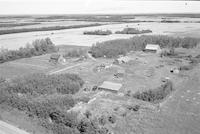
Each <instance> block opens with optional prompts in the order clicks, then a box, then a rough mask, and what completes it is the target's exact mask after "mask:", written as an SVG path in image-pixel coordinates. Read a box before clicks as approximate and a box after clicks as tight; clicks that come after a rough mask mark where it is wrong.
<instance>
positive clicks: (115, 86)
mask: <svg viewBox="0 0 200 134" xmlns="http://www.w3.org/2000/svg"><path fill="white" fill-rule="evenodd" d="M121 87H122V84H120V83H113V82H109V81H104V82H103V84H102V85H101V86H99V87H98V89H99V90H104V91H110V92H114V93H117V92H118V91H119V89H120V88H121Z"/></svg>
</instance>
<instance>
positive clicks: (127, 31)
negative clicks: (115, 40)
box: [115, 28, 152, 34]
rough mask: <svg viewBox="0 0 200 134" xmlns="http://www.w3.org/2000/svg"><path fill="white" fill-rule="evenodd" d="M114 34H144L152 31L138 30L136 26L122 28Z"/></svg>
mask: <svg viewBox="0 0 200 134" xmlns="http://www.w3.org/2000/svg"><path fill="white" fill-rule="evenodd" d="M115 33H116V34H144V33H152V31H151V30H148V29H147V30H138V29H136V28H124V29H123V30H122V31H116V32H115Z"/></svg>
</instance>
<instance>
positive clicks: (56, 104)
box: [0, 74, 108, 134]
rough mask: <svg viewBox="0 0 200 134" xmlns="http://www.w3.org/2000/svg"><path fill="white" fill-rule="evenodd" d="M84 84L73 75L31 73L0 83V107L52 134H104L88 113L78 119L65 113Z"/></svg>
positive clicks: (105, 130) (73, 103)
mask: <svg viewBox="0 0 200 134" xmlns="http://www.w3.org/2000/svg"><path fill="white" fill-rule="evenodd" d="M83 84H84V81H83V80H82V79H81V78H80V77H79V76H78V75H76V74H59V75H45V74H31V75H28V76H24V77H20V78H17V79H14V80H11V81H9V82H8V81H7V82H2V83H0V105H4V106H5V105H6V106H8V107H11V108H15V109H18V110H20V111H23V112H25V113H26V114H27V116H28V117H32V118H34V119H35V120H37V121H38V124H39V125H41V126H43V127H45V128H46V129H48V130H51V131H52V132H53V133H54V134H107V132H108V130H107V129H106V128H104V127H102V126H101V127H100V126H99V124H98V121H97V120H96V121H95V120H93V119H90V118H89V115H90V114H88V115H87V116H83V117H82V118H80V117H77V113H75V112H72V111H71V112H69V111H68V110H69V109H70V108H71V107H73V106H74V105H75V104H76V103H78V102H79V101H80V100H81V99H80V98H77V97H76V98H75V97H74V96H73V94H75V93H77V92H78V91H79V90H80V88H81V87H82V86H83Z"/></svg>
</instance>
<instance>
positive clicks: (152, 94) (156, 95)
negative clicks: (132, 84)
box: [133, 81, 174, 103]
mask: <svg viewBox="0 0 200 134" xmlns="http://www.w3.org/2000/svg"><path fill="white" fill-rule="evenodd" d="M173 90H174V89H173V87H172V82H171V81H167V82H166V83H165V84H164V85H162V86H161V87H159V88H157V89H153V90H147V91H144V92H142V93H140V92H137V93H135V94H134V95H133V97H134V98H136V99H140V100H143V101H148V102H153V103H157V102H160V101H162V100H163V99H164V98H165V97H166V96H167V95H169V94H170V93H171V92H172V91H173Z"/></svg>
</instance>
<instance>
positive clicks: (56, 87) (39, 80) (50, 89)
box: [6, 74, 84, 95]
mask: <svg viewBox="0 0 200 134" xmlns="http://www.w3.org/2000/svg"><path fill="white" fill-rule="evenodd" d="M83 84H84V82H83V80H82V79H81V78H80V77H79V76H78V75H75V74H61V75H45V74H32V75H28V76H24V77H23V78H17V79H15V80H13V81H12V83H11V84H9V85H8V86H7V88H6V90H7V91H9V92H10V93H22V94H30V95H43V94H54V93H61V94H74V93H76V92H78V91H79V89H80V88H81V87H82V86H83Z"/></svg>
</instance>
